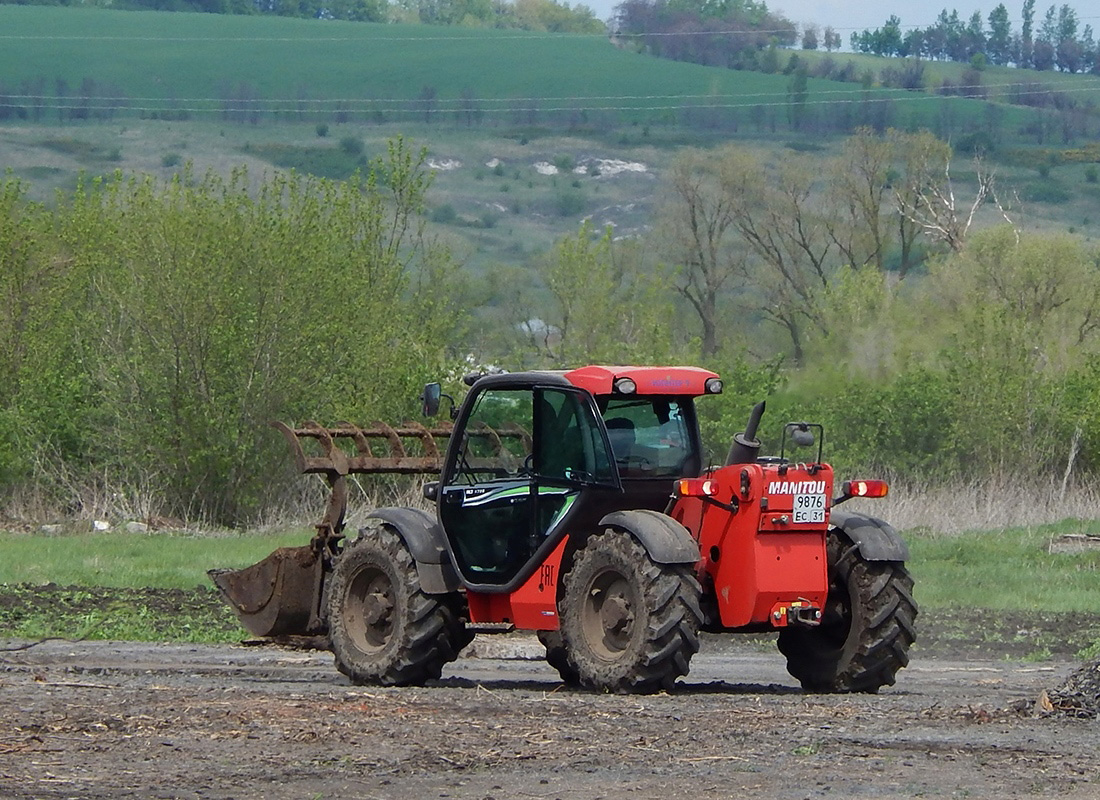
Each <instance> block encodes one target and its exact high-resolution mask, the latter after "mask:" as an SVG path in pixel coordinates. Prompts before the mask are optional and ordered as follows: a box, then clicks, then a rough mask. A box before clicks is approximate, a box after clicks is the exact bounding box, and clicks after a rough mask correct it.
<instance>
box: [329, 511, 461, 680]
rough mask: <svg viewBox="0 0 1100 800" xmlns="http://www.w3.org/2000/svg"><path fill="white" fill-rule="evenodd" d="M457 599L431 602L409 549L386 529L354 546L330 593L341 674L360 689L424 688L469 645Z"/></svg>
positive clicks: (331, 625)
mask: <svg viewBox="0 0 1100 800" xmlns="http://www.w3.org/2000/svg"><path fill="white" fill-rule="evenodd" d="M453 601H454V598H452V597H450V596H448V595H430V594H426V593H425V592H424V590H423V589H422V588H421V586H420V578H419V575H418V574H417V571H416V564H415V562H414V561H413V558H412V555H410V553H409V551H408V549H407V548H406V546H405V543H404V542H403V541H402V540H401V537H400V536H399V535H398V534H397V533H396V531H394V530H392V529H391V528H389V527H388V526H383V527H381V528H377V529H374V530H371V531H369V532H367V533H366V535H361V537H360V538H359V539H357V540H356V541H355V542H352V543H351V544H349V545H348V546H347V547H346V548H345V549H344V552H343V553H341V555H340V556H339V558H338V559H337V560H336V566H335V569H334V570H333V573H332V580H331V584H330V591H329V601H328V602H329V636H330V639H331V641H332V652H333V654H334V655H335V657H336V668H337V669H338V670H340V672H342V673H344V674H345V675H347V676H348V677H349V678H351V680H352V681H353V682H354V683H380V684H382V685H384V686H407V685H413V684H422V683H424V682H425V681H427V680H430V679H434V678H438V677H439V676H440V673H441V672H442V670H443V665H444V664H446V663H448V662H450V661H453V660H454V659H455V658H457V657H458V652H459V650H461V649H462V647H463V646H464V645H465V644H467V643H468V642H469V639H470V637H469V636H468V635H467V633H466V629H465V625H464V624H463V622H462V620H461V619H460V618H459V616H458V613H457V608H456V603H455V602H453Z"/></svg>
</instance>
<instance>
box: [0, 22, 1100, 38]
mask: <svg viewBox="0 0 1100 800" xmlns="http://www.w3.org/2000/svg"><path fill="white" fill-rule="evenodd" d="M228 16H234V15H228ZM1095 19H1100V15H1089V16H1078V17H1077V21H1078V22H1083V21H1088V20H1095ZM318 21H320V20H318ZM338 21H343V20H338ZM326 22H327V21H326ZM353 24H372V23H353ZM375 24H377V23H375ZM935 26H936V23H935V22H933V23H930V24H928V25H899V26H898V29H899V30H927V29H928V28H934V27H935ZM424 27H431V28H436V27H440V26H434V25H433V26H427V25H426V26H424ZM799 27H802V28H803V29H804V28H805V27H807V26H806V25H804V24H803V25H800V24H799V23H794V22H792V23H791V26H790V27H786V28H770V29H758V28H752V29H746V28H726V29H720V30H701V31H654V32H639V33H631V32H623V31H606V32H600V33H553V32H549V31H520V30H518V29H517V30H516V32H514V33H500V32H499V31H500V29H499V28H474V29H470V32H469V33H461V34H432V35H426V36H396V35H395V36H137V35H122V34H109V35H102V36H101V35H92V34H46V33H43V34H0V41H45V42H49V41H56V42H74V41H79V42H211V43H224V42H248V43H254V42H272V43H287V42H292V43H299V44H302V43H311V42H318V43H331V42H356V43H374V42H439V41H468V42H475V43H479V44H481V43H484V42H486V41H487V40H491V41H500V40H506V39H523V40H525V41H530V40H532V39H557V40H561V39H607V38H609V37H610V38H643V37H667V36H732V35H744V36H750V35H758V34H766V35H772V36H777V35H781V34H790V33H794V32H796V31H797V30H798V28H799ZM813 27H816V28H832V29H833V30H834V31H836V32H838V33H839V32H855V31H859V32H862V31H865V30H877V29H874V28H866V27H858V26H839V27H838V26H834V25H824V26H822V25H817V24H813ZM486 32H489V33H491V34H492V35H491V36H485V35H482V34H484V33H486Z"/></svg>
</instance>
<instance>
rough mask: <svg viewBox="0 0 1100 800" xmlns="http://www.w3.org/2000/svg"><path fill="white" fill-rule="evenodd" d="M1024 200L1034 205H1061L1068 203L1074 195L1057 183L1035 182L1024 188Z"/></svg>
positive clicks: (1022, 193)
mask: <svg viewBox="0 0 1100 800" xmlns="http://www.w3.org/2000/svg"><path fill="white" fill-rule="evenodd" d="M1020 196H1021V197H1023V199H1024V200H1028V201H1030V202H1032V203H1050V204H1052V205H1061V204H1062V203H1068V202H1069V201H1070V198H1071V197H1072V195H1071V194H1070V193H1069V191H1068V190H1066V189H1065V188H1064V187H1063V186H1061V185H1060V184H1058V183H1057V182H1055V181H1034V182H1032V183H1029V184H1028V185H1027V186H1025V187H1024V190H1023V191H1022V192H1021V193H1020Z"/></svg>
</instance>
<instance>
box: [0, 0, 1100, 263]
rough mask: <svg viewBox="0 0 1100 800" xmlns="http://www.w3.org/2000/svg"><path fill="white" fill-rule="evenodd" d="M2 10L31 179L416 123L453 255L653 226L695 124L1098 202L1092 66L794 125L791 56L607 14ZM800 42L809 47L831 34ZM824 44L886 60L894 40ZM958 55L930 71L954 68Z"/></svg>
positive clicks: (177, 163) (3, 123)
mask: <svg viewBox="0 0 1100 800" xmlns="http://www.w3.org/2000/svg"><path fill="white" fill-rule="evenodd" d="M0 31H2V32H3V37H4V39H3V47H2V48H0V170H5V169H11V170H13V171H14V173H15V174H16V175H18V176H19V177H21V178H23V179H24V180H26V181H28V182H29V183H30V184H31V186H32V192H31V194H32V196H33V197H36V198H38V199H48V198H49V197H50V196H51V195H52V192H53V190H55V189H59V188H60V189H65V188H68V187H71V186H72V185H74V183H75V181H76V178H77V175H78V174H79V173H80V172H82V171H83V172H89V173H92V174H97V173H105V172H109V171H113V170H115V169H122V170H124V171H138V172H147V173H153V174H157V175H160V176H162V177H165V178H167V177H170V176H171V175H173V174H174V173H175V172H177V171H178V170H179V169H180V167H181V165H182V164H183V163H184V162H186V161H191V162H193V163H194V166H195V168H196V169H197V170H199V171H202V170H205V169H215V170H218V171H222V172H225V171H228V170H229V169H231V168H232V167H234V166H236V165H239V164H244V165H247V166H248V167H249V168H250V170H252V171H253V172H254V173H255V174H260V173H262V172H264V171H265V170H266V171H270V170H272V169H276V168H282V169H287V168H296V169H299V170H303V171H309V172H313V173H316V174H320V175H326V176H330V177H342V176H345V175H348V174H350V173H351V171H352V170H354V169H355V168H356V167H357V166H359V165H361V164H362V163H364V162H365V160H366V159H367V158H369V157H371V156H372V155H375V154H377V153H379V152H381V150H382V149H383V148H384V146H385V141H386V140H387V139H388V138H390V137H392V136H395V135H405V136H407V137H408V138H410V139H412V141H413V142H414V143H415V144H417V145H423V146H425V147H427V148H428V150H429V154H430V158H431V163H432V164H433V165H435V166H436V168H437V177H436V180H435V184H434V187H433V190H432V192H431V194H430V197H429V201H430V209H429V212H430V215H431V217H432V219H433V221H434V223H435V230H436V231H437V232H439V234H440V235H442V236H443V237H444V238H445V239H446V240H448V241H450V242H451V244H452V246H453V247H454V249H455V252H456V254H457V255H458V256H459V258H460V259H462V260H465V261H467V262H469V263H471V264H473V265H475V266H486V265H489V264H492V263H505V264H509V265H517V264H525V263H527V262H528V261H529V260H530V258H531V257H532V256H534V255H537V254H539V253H542V252H545V250H546V249H547V248H548V247H549V245H550V243H551V242H553V241H554V239H556V238H557V237H559V236H561V235H563V234H564V233H567V232H571V231H575V230H576V227H577V225H578V224H579V222H580V220H581V219H582V218H585V217H590V218H591V219H592V220H593V221H594V222H595V223H596V224H597V225H600V226H602V225H604V224H613V225H615V226H616V229H617V231H618V232H620V233H622V234H629V233H631V232H636V231H641V230H644V229H645V228H646V227H647V226H648V225H649V223H650V222H651V220H652V216H653V212H654V211H655V209H656V207H657V206H658V205H659V203H660V192H659V188H660V185H661V181H660V176H661V175H662V173H663V170H664V169H665V167H666V166H667V164H668V163H669V162H670V161H671V159H672V158H673V157H674V156H675V154H676V153H677V152H678V151H679V149H680V148H681V147H683V146H685V145H697V146H704V147H705V146H710V145H712V144H714V143H717V142H720V141H728V140H736V141H739V142H742V143H744V144H745V145H746V146H750V147H754V148H757V149H759V150H760V151H761V154H762V155H764V154H767V153H771V154H774V153H775V152H776V151H777V150H778V151H780V152H795V151H797V152H799V153H800V154H802V155H806V156H809V157H815V156H817V155H828V154H829V153H831V152H834V151H835V147H836V144H837V142H839V141H840V139H841V137H843V136H844V135H846V134H847V132H849V131H850V130H851V129H852V128H854V127H855V126H856V125H860V124H870V125H874V126H878V127H880V128H884V127H889V126H893V127H901V128H908V129H917V128H925V127H926V128H929V129H931V130H932V131H934V132H935V133H937V135H940V136H941V137H943V138H947V139H950V140H951V141H952V142H953V143H954V144H956V146H957V147H959V148H960V149H965V145H966V144H967V142H968V141H977V142H979V143H982V144H984V145H992V146H994V147H995V152H994V153H993V157H994V158H995V159H1000V160H1001V161H1002V164H1001V165H1000V166H999V169H1001V171H1002V178H1003V179H1004V180H1006V181H1008V182H1009V183H1010V185H1011V186H1012V187H1013V188H1014V189H1017V190H1018V192H1019V194H1020V195H1021V197H1022V199H1023V200H1024V202H1025V203H1026V206H1027V212H1028V215H1029V216H1030V217H1031V218H1033V219H1035V220H1037V221H1038V223H1039V224H1042V225H1046V226H1054V227H1061V228H1070V229H1074V230H1080V231H1084V232H1086V233H1087V232H1088V231H1089V230H1091V229H1092V228H1093V227H1094V226H1095V224H1096V222H1095V219H1094V218H1095V216H1096V214H1095V213H1094V212H1093V211H1092V210H1091V209H1093V208H1095V204H1096V201H1097V200H1098V199H1100V196H1098V194H1097V189H1098V187H1097V186H1096V185H1095V182H1090V181H1089V180H1088V179H1087V170H1088V168H1089V166H1088V163H1087V162H1089V161H1095V160H1100V153H1098V154H1096V156H1095V157H1093V156H1092V155H1090V153H1091V151H1089V150H1087V148H1084V149H1083V148H1082V142H1083V141H1085V140H1088V139H1090V138H1093V137H1094V135H1095V132H1096V129H1097V127H1098V126H1100V119H1098V117H1097V116H1096V111H1095V108H1094V107H1093V108H1089V107H1088V106H1086V105H1085V103H1087V102H1089V101H1091V100H1092V99H1094V98H1095V97H1096V96H1097V95H1096V94H1095V93H1096V91H1097V89H1098V88H1100V80H1098V79H1096V78H1091V77H1085V76H1063V75H1056V74H1054V75H1052V74H1050V73H1034V72H1028V71H1017V70H1006V69H1003V68H1001V69H994V68H990V69H988V70H986V71H985V72H984V73H983V82H984V83H986V84H988V85H994V84H996V85H1001V84H1008V83H1028V82H1036V81H1037V82H1041V83H1042V84H1043V85H1044V86H1051V87H1055V88H1057V89H1058V90H1059V91H1065V92H1068V93H1072V94H1073V95H1074V97H1076V98H1077V99H1078V100H1079V105H1078V107H1077V108H1076V109H1074V110H1073V111H1072V116H1069V115H1068V112H1066V111H1064V110H1062V111H1059V110H1057V109H1043V108H1032V107H1023V106H1018V105H1012V104H1009V103H1005V102H995V103H991V102H985V101H981V100H977V99H969V98H962V97H942V96H939V95H937V94H934V93H931V92H906V91H902V90H897V89H882V88H878V87H872V88H870V89H864V88H863V86H861V85H860V84H855V83H843V82H839V81H829V80H821V79H814V78H811V79H810V80H809V81H808V83H807V86H806V93H805V96H804V104H803V106H802V112H801V113H802V123H801V125H800V126H799V127H798V128H797V129H793V126H792V125H791V120H792V111H793V108H794V106H793V104H792V101H793V100H794V99H795V98H794V97H793V96H792V94H791V93H790V91H791V88H792V87H791V78H790V77H789V76H787V75H782V74H776V75H764V74H761V73H756V72H740V71H733V70H728V69H724V68H716V67H705V66H701V65H696V64H687V63H680V62H674V61H668V60H662V59H656V58H652V57H649V56H646V55H643V54H639V53H635V52H630V51H628V50H626V49H622V48H619V47H616V46H615V45H614V44H612V43H611V42H609V41H608V40H607V39H606V38H604V37H602V36H577V35H548V34H535V33H525V32H522V31H495V30H485V29H465V28H442V27H428V26H416V25H373V24H362V23H346V22H335V21H323V20H301V19H288V18H278V17H274V18H272V17H263V18H257V17H239V16H223V15H214V14H176V13H155V12H122V11H110V10H104V9H90V8H63V7H35V6H15V5H2V6H0ZM792 52H795V51H792ZM797 55H798V56H799V58H802V59H806V60H807V61H809V62H810V65H811V67H813V65H814V64H816V63H817V62H818V61H820V60H821V59H823V58H825V57H826V54H823V53H807V52H804V51H797ZM787 58H788V55H787V54H784V56H783V59H784V63H785V60H786V59H787ZM831 58H833V59H834V60H835V61H838V62H842V63H843V62H847V61H848V60H853V61H854V62H855V64H856V67H857V69H858V70H859V71H861V72H862V71H865V70H870V71H871V72H872V73H874V74H876V75H878V74H880V73H881V71H882V69H883V68H884V67H888V66H891V65H896V64H897V60H894V59H882V58H875V57H873V56H864V55H852V54H835V53H834V54H832V56H831ZM964 68H965V67H964V66H963V65H956V64H929V65H927V68H926V69H927V73H926V74H927V76H928V81H929V82H930V83H937V82H940V81H942V79H943V78H945V77H946V78H948V79H950V80H952V81H954V82H956V83H958V82H960V80H961V77H962V72H963V70H964ZM990 97H991V98H999V99H1001V100H1005V99H1010V96H1009V94H1008V92H1007V90H1001V89H996V88H991V89H990ZM321 134H324V135H321ZM1067 136H1068V137H1069V141H1065V139H1066V138H1067ZM1066 153H1072V154H1073V156H1072V157H1066V155H1065V154H1066ZM551 166H552V167H554V168H555V170H556V171H554V170H550V169H548V167H551ZM964 169H965V167H961V168H960V171H959V173H958V177H959V178H960V179H961V180H963V182H965V178H966V176H965V175H964V174H963V170H964ZM1040 170H1041V172H1040ZM514 277H516V276H514ZM516 279H517V280H524V279H526V278H524V277H522V276H518V277H516Z"/></svg>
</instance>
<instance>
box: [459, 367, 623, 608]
mask: <svg viewBox="0 0 1100 800" xmlns="http://www.w3.org/2000/svg"><path fill="white" fill-rule="evenodd" d="M476 391H477V394H476V396H475V397H473V398H472V399H471V400H470V401H469V402H468V403H467V404H466V406H465V408H466V409H468V411H467V412H466V413H465V414H464V415H463V416H462V417H461V418H460V419H459V420H458V424H457V426H456V428H455V434H454V437H455V440H454V442H453V443H452V446H451V449H450V451H449V453H448V458H447V464H446V466H445V468H444V472H443V476H442V482H441V486H440V493H439V519H440V522H441V523H442V525H443V529H444V531H445V532H446V535H447V538H448V539H449V541H450V545H451V547H450V549H451V552H452V554H453V557H454V561H455V567H456V568H457V569H458V571H459V574H461V576H462V578H463V580H464V581H465V583H466V584H467V586H469V587H470V588H476V589H478V590H479V591H510V590H511V589H512V588H514V587H515V586H516V585H518V584H519V583H520V582H521V581H523V580H524V579H526V578H527V576H529V575H530V574H531V572H532V571H533V570H534V569H535V567H536V566H537V565H538V564H539V563H541V562H542V560H543V559H544V558H545V556H546V555H547V554H548V553H549V552H550V551H551V550H552V549H553V547H554V546H555V545H556V544H557V543H558V542H559V541H560V540H561V538H562V537H563V536H564V535H565V531H566V525H565V524H564V523H565V521H566V519H567V518H568V517H570V516H571V515H572V512H573V511H574V510H575V508H576V507H577V504H578V500H579V499H580V498H581V495H582V493H583V492H584V491H586V490H604V491H607V490H611V491H615V490H619V489H620V488H621V487H620V484H619V477H618V473H617V471H616V469H615V463H614V459H613V458H612V456H611V450H610V445H609V444H608V440H607V433H606V430H605V429H604V427H603V425H602V424H601V422H600V418H599V415H598V413H597V411H596V408H595V406H594V404H593V402H592V398H591V395H589V394H588V393H587V392H583V391H581V390H578V389H574V388H571V387H542V386H526V387H522V386H521V387H509V386H500V387H496V386H492V387H488V388H484V389H480V390H476Z"/></svg>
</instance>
